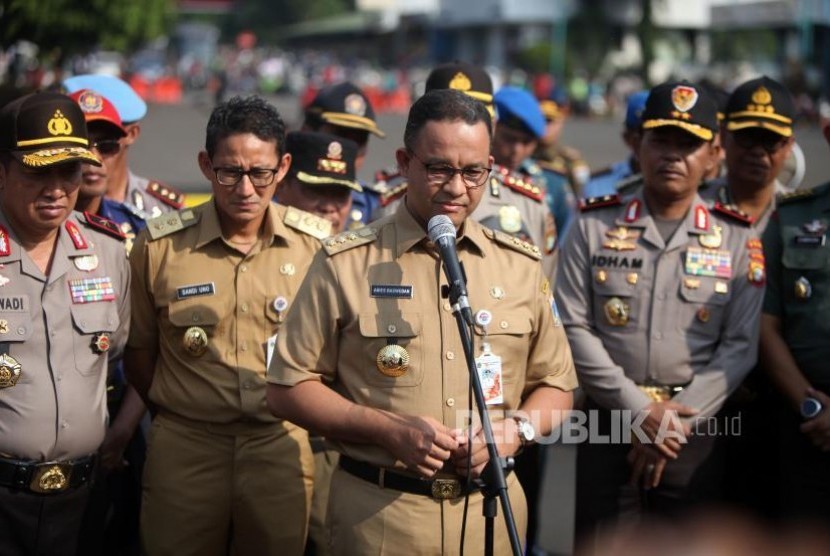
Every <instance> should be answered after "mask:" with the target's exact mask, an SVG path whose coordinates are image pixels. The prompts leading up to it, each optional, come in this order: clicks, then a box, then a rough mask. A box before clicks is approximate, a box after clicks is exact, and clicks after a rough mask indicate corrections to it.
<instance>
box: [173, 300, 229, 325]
mask: <svg viewBox="0 0 830 556" xmlns="http://www.w3.org/2000/svg"><path fill="white" fill-rule="evenodd" d="M168 318H169V319H170V323H171V324H173V325H174V326H215V325H216V324H219V314H218V313H217V312H216V309H214V308H213V307H209V306H208V305H206V304H205V302H204V301H203V300H201V299H199V298H194V299H185V300H182V301H175V302H173V303H172V304H171V305H170V308H169V312H168Z"/></svg>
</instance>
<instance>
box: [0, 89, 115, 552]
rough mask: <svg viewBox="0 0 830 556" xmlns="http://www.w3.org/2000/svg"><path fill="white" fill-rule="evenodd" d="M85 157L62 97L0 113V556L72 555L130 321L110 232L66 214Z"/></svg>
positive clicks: (80, 129) (83, 135) (71, 106)
mask: <svg viewBox="0 0 830 556" xmlns="http://www.w3.org/2000/svg"><path fill="white" fill-rule="evenodd" d="M82 163H89V164H96V165H97V164H100V163H101V162H100V161H99V160H98V158H97V157H96V156H95V155H94V153H93V152H92V151H90V150H89V139H88V137H87V129H86V123H85V121H84V114H83V112H81V109H80V107H79V106H78V105H77V104H76V103H75V102H74V101H73V100H72V99H70V98H69V97H67V96H64V95H61V94H56V93H35V94H32V95H28V96H25V97H21V98H19V99H17V100H15V101H12V102H11V103H9V104H8V105H6V106H5V107H4V108H3V109H2V110H0V554H49V555H73V554H75V549H76V547H77V542H78V534H79V529H80V525H81V517H82V516H83V509H84V507H85V505H86V501H87V498H88V496H89V482H90V479H91V478H92V472H93V469H94V466H95V457H96V456H95V453H96V452H97V450H98V447H99V446H100V445H101V442H102V441H103V439H104V434H105V431H106V423H107V396H106V378H107V369H108V367H109V365H110V364H111V363H112V362H113V361H115V360H117V359H118V358H120V356H121V354H122V353H123V348H124V345H125V343H126V340H127V332H128V327H129V321H130V303H129V284H130V280H129V267H128V265H127V260H126V257H125V253H124V245H123V236H122V235H121V232H120V231H119V230H118V227H117V226H116V225H115V223H113V222H111V221H109V220H106V219H104V218H101V217H99V216H96V215H93V214H90V213H83V214H82V213H77V212H73V210H72V209H73V207H74V206H75V200H76V198H77V196H78V189H79V187H80V184H81V164H82Z"/></svg>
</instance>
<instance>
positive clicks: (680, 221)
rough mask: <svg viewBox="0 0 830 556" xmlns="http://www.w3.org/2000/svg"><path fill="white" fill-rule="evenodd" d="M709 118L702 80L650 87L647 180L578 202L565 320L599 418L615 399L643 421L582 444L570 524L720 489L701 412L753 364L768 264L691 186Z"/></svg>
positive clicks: (568, 250) (700, 170)
mask: <svg viewBox="0 0 830 556" xmlns="http://www.w3.org/2000/svg"><path fill="white" fill-rule="evenodd" d="M717 129H718V124H717V117H716V109H715V105H714V103H712V101H711V100H710V99H709V98H708V97H706V96H705V94H704V93H703V92H702V91H701V90H700V89H698V88H696V87H694V86H692V85H690V84H689V83H686V82H682V83H664V84H662V85H659V86H657V87H655V88H654V89H652V91H651V93H650V95H649V98H648V102H647V104H646V108H645V111H644V114H643V139H642V144H641V147H640V152H639V158H640V164H641V166H642V171H643V177H644V186H643V188H642V189H641V190H640V191H639V192H638V193H636V194H635V195H633V196H632V197H631V198H630V199H629V200H628V201H627V202H625V203H623V201H622V200H621V199H620V198H619V197H617V196H605V197H600V198H593V199H588V200H586V201H585V203H584V206H583V209H582V213H581V214H580V216H579V218H578V220H577V222H576V223H575V224H574V226H573V228H572V230H571V231H570V233H569V236H568V242H567V243H566V244H565V245H564V246H563V248H562V254H561V261H560V266H559V269H558V278H559V281H558V287H559V290H558V292H559V293H558V297H559V298H560V299H561V300H562V302H561V311H562V321H563V322H564V324H565V327H566V331H567V333H568V339H569V341H570V343H571V346H572V349H573V351H574V362H575V364H576V368H577V373H578V375H579V379H580V385H581V386H582V387H583V388H584V390H585V392H586V394H587V395H588V400H587V408H588V409H589V410H596V411H595V412H594V415H591V418H592V419H598V420H599V421H598V423H597V425H598V427H597V429H596V430H599V432H600V433H605V434H608V433H609V432H610V431H611V430H612V429H613V426H614V424H613V422H612V418H613V417H615V415H612V414H611V413H610V411H611V410H628V411H630V412H633V415H634V416H638V417H639V418H640V419H642V424H641V425H640V426H638V427H634V430H633V431H632V436H631V440H630V441H626V440H622V441H620V440H618V441H617V442H616V443H615V442H613V440H612V442H610V443H604V444H603V443H591V442H588V443H584V444H580V445H579V453H578V464H577V470H578V472H577V474H578V477H577V516H576V518H577V528H578V529H577V534H578V535H585V534H586V533H595V532H596V531H595V530H594V528H595V526H597V525H599V524H602V523H604V522H607V521H613V520H615V519H616V518H619V517H621V516H628V515H632V514H633V515H640V514H641V513H642V512H643V511H654V512H657V513H660V514H663V515H671V514H674V513H675V512H680V511H683V510H685V509H686V508H688V507H689V506H691V505H692V504H693V503H695V502H698V501H701V502H704V501H708V500H709V499H710V498H712V497H717V495H718V492H717V491H718V466H717V465H716V463H717V462H716V456H717V453H716V452H714V451H713V445H714V440H715V438H714V437H712V436H707V435H706V432H707V428H706V426H705V425H706V424H708V422H707V421H702V420H703V419H707V418H709V417H712V416H715V415H717V413H718V411H719V410H720V408H721V406H722V404H723V402H724V400H725V399H726V397H727V396H728V395H729V394H730V392H731V391H732V390H733V389H734V388H735V387H736V386H737V385H738V384H739V383H740V381H741V379H742V378H743V377H744V375H745V374H746V373H747V372H748V371H749V370H750V369H751V368H752V365H753V364H754V362H755V359H756V349H757V345H758V315H759V310H760V305H761V301H762V295H763V288H762V286H763V283H764V265H763V255H762V254H761V252H760V249H759V244H758V240H757V239H753V238H754V236H753V231H752V230H751V228H749V226H748V225H747V223H746V222H745V221H744V220H743V219H742V218H740V217H739V215H736V214H735V213H733V212H732V211H730V210H728V209H726V208H725V207H721V206H717V205H716V206H713V205H712V204H711V203H706V202H704V201H703V200H702V199H701V198H700V196H699V195H698V194H697V189H698V185H699V184H700V180H701V179H702V176H703V175H704V173H705V171H706V170H707V169H709V168H710V167H711V164H713V163H714V159H713V157H712V156H711V155H712V150H713V147H712V140H713V138H714V136H715V133H717ZM640 412H644V413H643V414H642V415H638V414H639V413H640ZM616 417H619V414H617V415H616ZM701 422H702V423H704V426H703V427H702V429H701V427H699V426H698V425H699V423H701ZM622 426H623V427H625V425H622ZM661 429H662V430H661ZM592 430H594V429H592ZM617 430H619V427H617ZM637 433H641V434H640V435H638V434H637ZM690 434H691V436H689V435H690ZM684 440H688V443H684ZM633 485H637V486H633ZM638 487H639V488H638Z"/></svg>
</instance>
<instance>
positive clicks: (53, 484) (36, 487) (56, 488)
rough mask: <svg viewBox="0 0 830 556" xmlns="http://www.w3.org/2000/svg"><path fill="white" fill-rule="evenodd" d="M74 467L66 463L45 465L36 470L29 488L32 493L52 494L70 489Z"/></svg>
mask: <svg viewBox="0 0 830 556" xmlns="http://www.w3.org/2000/svg"><path fill="white" fill-rule="evenodd" d="M71 475H72V466H71V465H68V464H65V463H44V464H41V465H38V466H37V467H36V468H35V473H34V476H33V477H32V482H31V483H29V488H30V489H31V490H32V492H38V493H40V494H52V493H55V492H63V491H64V490H66V489H67V488H69V478H70V476H71Z"/></svg>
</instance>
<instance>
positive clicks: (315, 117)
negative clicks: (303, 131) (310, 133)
mask: <svg viewBox="0 0 830 556" xmlns="http://www.w3.org/2000/svg"><path fill="white" fill-rule="evenodd" d="M305 117H306V120H307V122H308V123H309V124H311V127H313V128H315V129H316V128H317V127H319V124H320V123H327V124H331V125H336V126H339V127H350V128H353V129H361V130H363V131H368V132H369V133H373V134H375V135H377V136H378V137H385V136H386V134H385V133H384V132H383V131H381V130H380V128H379V127H378V124H377V122H376V121H375V111H374V109H372V104H371V103H370V102H369V99H368V98H366V95H365V94H363V91H361V90H360V89H359V88H358V87H356V86H355V85H354V84H352V83H349V82H348V81H346V82H343V83H338V84H337V85H330V86H328V87H323V88H322V89H320V91H319V92H318V93H317V96H315V97H314V100H312V101H311V103H310V104H309V105H308V107H307V108H306V110H305Z"/></svg>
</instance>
